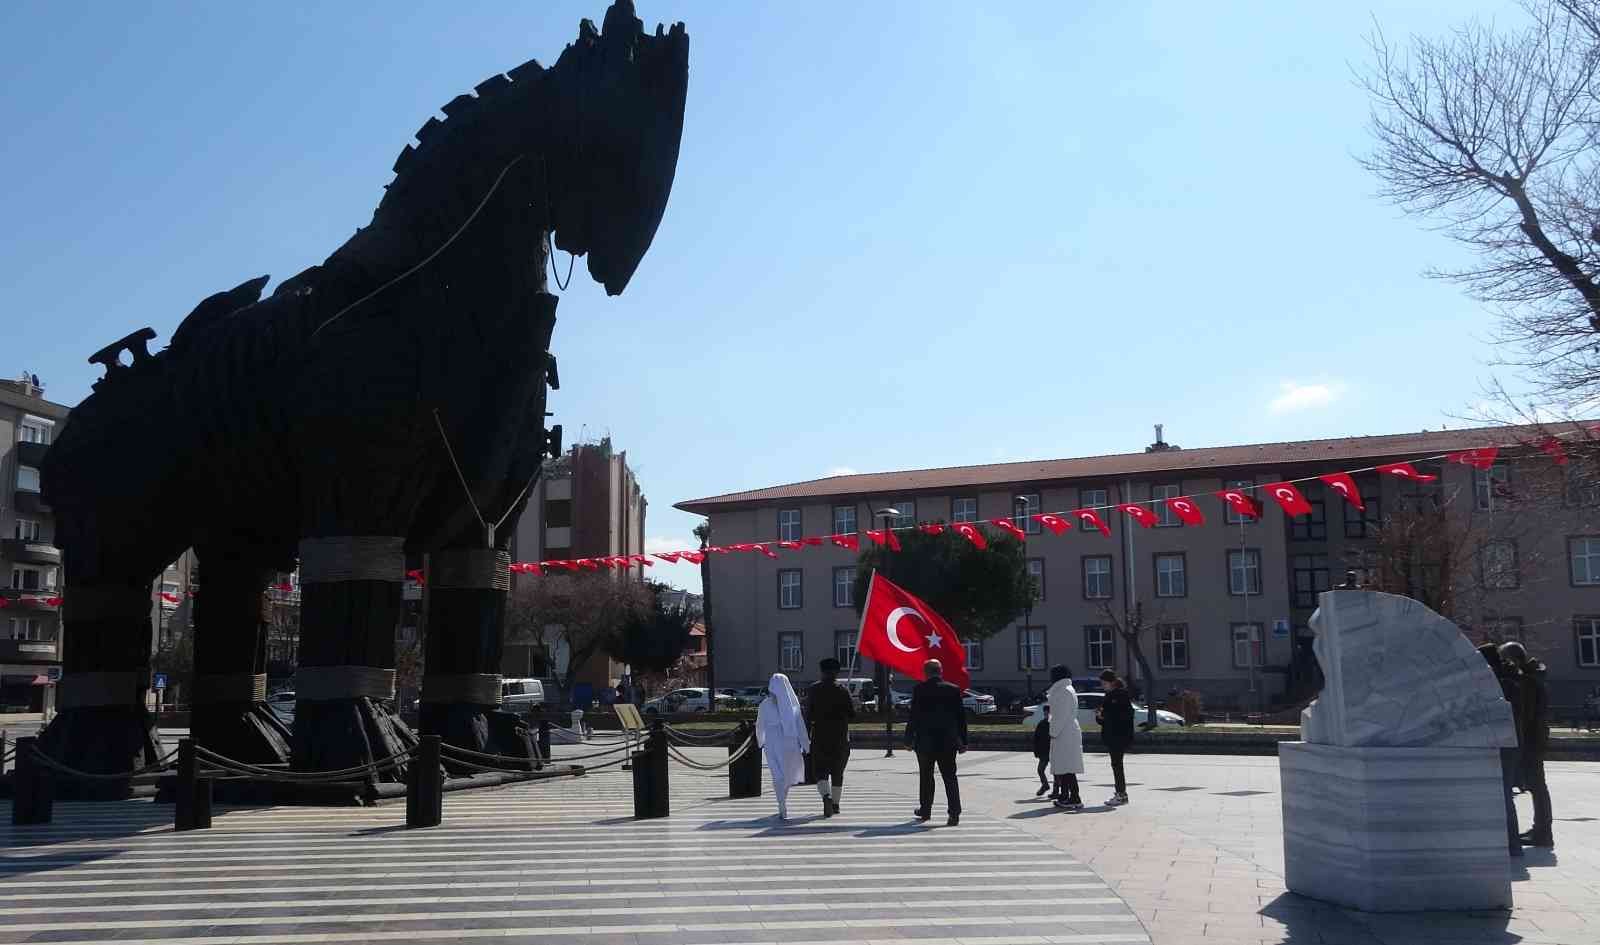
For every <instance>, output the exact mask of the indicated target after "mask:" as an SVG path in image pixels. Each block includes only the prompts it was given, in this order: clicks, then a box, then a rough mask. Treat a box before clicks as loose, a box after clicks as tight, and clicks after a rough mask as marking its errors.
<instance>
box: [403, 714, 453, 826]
mask: <svg viewBox="0 0 1600 945" xmlns="http://www.w3.org/2000/svg"><path fill="white" fill-rule="evenodd" d="M443 822H444V766H443V764H442V763H441V759H440V756H439V736H437V735H423V736H422V737H421V738H420V739H419V740H418V742H417V753H416V754H415V755H413V756H412V758H411V764H409V765H407V766H406V826H407V827H437V826H439V825H440V824H441V823H443Z"/></svg>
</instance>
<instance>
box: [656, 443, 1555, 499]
mask: <svg viewBox="0 0 1600 945" xmlns="http://www.w3.org/2000/svg"><path fill="white" fill-rule="evenodd" d="M1577 426H1578V425H1577V424H1558V425H1552V426H1549V427H1538V426H1493V427H1475V428H1471V429H1464V430H1440V431H1435V432H1430V431H1426V430H1424V431H1423V432H1421V433H1391V434H1385V435H1382V436H1347V437H1339V438H1336V439H1331V440H1291V441H1288V442H1283V443H1255V444H1250V445H1246V446H1214V447H1202V448H1199V449H1168V450H1160V451H1157V452H1140V453H1117V454H1113V455H1109V456H1081V457H1076V458H1071V459H1042V460H1028V461H1024V462H1017V463H990V464H986V465H982V466H945V467H942V468H938V469H908V470H900V471H895V472H877V473H857V474H855V475H849V476H828V477H827V478H824V479H811V480H807V481H805V482H795V483H789V484H788V485H781V486H771V487H768V488H765V489H751V490H748V491H745V492H730V493H726V494H724V495H716V496H709V497H707V498H703V499H689V500H687V501H684V502H679V503H678V504H677V505H676V506H674V508H678V509H682V510H683V511H685V512H693V513H696V514H699V515H709V514H711V513H712V512H725V511H731V510H734V509H738V508H744V507H748V506H754V505H762V504H766V503H771V502H778V501H783V500H790V499H829V498H846V497H850V496H860V495H888V494H890V493H914V492H926V491H930V490H955V489H972V488H979V487H985V486H1002V485H1012V484H1017V485H1020V484H1036V483H1043V482H1053V481H1060V480H1079V481H1083V480H1104V479H1109V478H1113V477H1122V476H1144V475H1150V474H1156V473H1164V472H1178V471H1184V472H1196V471H1206V472H1208V473H1212V474H1220V473H1222V472H1224V471H1231V470H1239V469H1247V468H1249V467H1252V466H1271V467H1281V466H1289V465H1295V464H1302V463H1316V464H1319V465H1323V464H1328V465H1340V464H1342V465H1343V466H1350V465H1352V464H1355V465H1359V464H1362V463H1364V462H1368V461H1370V462H1382V461H1386V460H1387V461H1399V460H1405V459H1416V458H1420V457H1424V456H1436V455H1440V454H1443V453H1448V452H1453V451H1455V450H1464V449H1473V448H1476V447H1480V446H1511V445H1521V444H1528V443H1534V442H1538V441H1539V440H1540V439H1542V438H1543V437H1545V436H1548V435H1550V434H1551V433H1557V434H1559V433H1563V432H1568V431H1570V430H1573V429H1576V428H1577ZM1329 471H1334V470H1329Z"/></svg>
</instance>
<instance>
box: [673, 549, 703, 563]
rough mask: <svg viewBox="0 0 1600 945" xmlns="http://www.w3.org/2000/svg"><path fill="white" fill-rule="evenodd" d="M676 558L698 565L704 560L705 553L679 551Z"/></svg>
mask: <svg viewBox="0 0 1600 945" xmlns="http://www.w3.org/2000/svg"><path fill="white" fill-rule="evenodd" d="M678 557H680V558H682V559H683V560H685V561H687V562H689V563H690V564H699V563H700V562H702V561H704V560H706V553H705V552H703V551H680V552H678Z"/></svg>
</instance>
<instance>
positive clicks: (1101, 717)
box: [1095, 669, 1133, 807]
mask: <svg viewBox="0 0 1600 945" xmlns="http://www.w3.org/2000/svg"><path fill="white" fill-rule="evenodd" d="M1100 688H1102V689H1104V690H1105V691H1106V696H1105V699H1104V700H1102V701H1101V703H1100V708H1099V710H1098V711H1097V712H1096V713H1095V718H1096V720H1097V721H1098V722H1099V723H1100V741H1101V742H1102V743H1104V744H1105V746H1106V752H1107V753H1108V754H1110V755H1111V779H1112V780H1113V781H1115V782H1116V793H1115V794H1112V795H1111V797H1110V799H1108V800H1107V801H1106V806H1107V807H1116V806H1118V805H1121V804H1126V803H1128V777H1127V775H1126V774H1125V773H1123V770H1122V756H1123V754H1124V753H1125V752H1127V750H1128V746H1129V745H1132V744H1133V698H1132V697H1131V696H1129V695H1128V684H1127V683H1125V682H1123V681H1122V677H1121V676H1118V675H1117V672H1116V670H1113V669H1108V670H1105V671H1104V672H1102V673H1101V674H1100Z"/></svg>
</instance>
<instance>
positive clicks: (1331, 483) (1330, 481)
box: [1317, 473, 1367, 512]
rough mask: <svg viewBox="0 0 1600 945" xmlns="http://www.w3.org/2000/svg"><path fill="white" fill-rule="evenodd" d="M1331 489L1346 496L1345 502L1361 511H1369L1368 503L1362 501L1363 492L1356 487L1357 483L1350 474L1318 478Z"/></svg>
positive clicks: (1328, 475)
mask: <svg viewBox="0 0 1600 945" xmlns="http://www.w3.org/2000/svg"><path fill="white" fill-rule="evenodd" d="M1317 478H1318V479H1321V480H1322V481H1323V483H1325V484H1326V485H1327V487H1328V488H1329V489H1332V490H1333V491H1334V492H1337V493H1339V494H1340V495H1341V496H1344V500H1345V501H1346V502H1348V503H1350V504H1351V505H1353V506H1355V507H1356V508H1358V509H1360V510H1361V511H1363V512H1365V511H1366V510H1367V506H1366V503H1364V502H1362V501H1361V490H1360V489H1359V488H1358V487H1357V486H1356V481H1355V480H1354V479H1351V478H1350V474H1349V473H1328V474H1327V475H1325V476H1318V477H1317Z"/></svg>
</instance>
